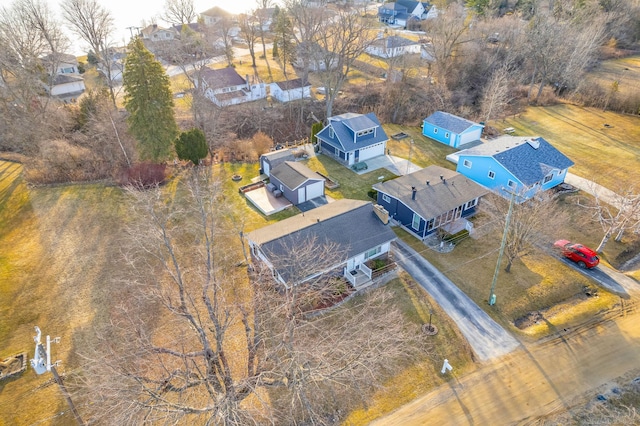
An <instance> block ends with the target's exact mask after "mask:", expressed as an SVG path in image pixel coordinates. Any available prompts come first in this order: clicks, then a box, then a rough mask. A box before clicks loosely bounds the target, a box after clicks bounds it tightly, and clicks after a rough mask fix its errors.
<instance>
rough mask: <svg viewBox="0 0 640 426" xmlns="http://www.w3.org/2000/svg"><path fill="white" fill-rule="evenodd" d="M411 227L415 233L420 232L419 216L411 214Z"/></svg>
mask: <svg viewBox="0 0 640 426" xmlns="http://www.w3.org/2000/svg"><path fill="white" fill-rule="evenodd" d="M411 227H412V228H413V229H415V230H416V231H419V230H420V216H418V215H417V214H415V213H414V214H413V219H411Z"/></svg>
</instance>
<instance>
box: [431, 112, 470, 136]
mask: <svg viewBox="0 0 640 426" xmlns="http://www.w3.org/2000/svg"><path fill="white" fill-rule="evenodd" d="M424 121H426V122H427V123H429V124H433V125H434V126H438V127H441V128H443V129H447V130H450V131H451V132H453V133H462V132H464V131H465V130H467V129H468V128H469V127H471V126H474V125H476V124H477V123H474V122H473V121H471V120H467V119H466V118H462V117H458V116H457V115H453V114H449V113H448V112H443V111H436V112H434V113H433V114H431V115H430V116H429V117H427V118H425V119H424Z"/></svg>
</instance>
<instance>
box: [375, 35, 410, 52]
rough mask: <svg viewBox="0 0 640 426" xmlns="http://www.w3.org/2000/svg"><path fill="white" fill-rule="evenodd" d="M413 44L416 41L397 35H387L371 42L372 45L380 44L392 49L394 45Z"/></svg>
mask: <svg viewBox="0 0 640 426" xmlns="http://www.w3.org/2000/svg"><path fill="white" fill-rule="evenodd" d="M414 44H418V42H417V41H413V40H409V39H408V38H404V37H398V36H389V37H384V38H379V39H376V40H374V41H373V43H371V45H372V46H382V47H386V48H387V49H393V48H394V47H401V46H411V45H414Z"/></svg>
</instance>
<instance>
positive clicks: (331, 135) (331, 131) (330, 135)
mask: <svg viewBox="0 0 640 426" xmlns="http://www.w3.org/2000/svg"><path fill="white" fill-rule="evenodd" d="M329 137H330V138H332V139H333V127H329Z"/></svg>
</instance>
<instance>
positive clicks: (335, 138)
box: [316, 112, 389, 167]
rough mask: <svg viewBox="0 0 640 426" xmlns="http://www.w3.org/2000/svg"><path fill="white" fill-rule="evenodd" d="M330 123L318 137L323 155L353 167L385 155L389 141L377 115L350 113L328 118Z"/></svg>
mask: <svg viewBox="0 0 640 426" xmlns="http://www.w3.org/2000/svg"><path fill="white" fill-rule="evenodd" d="M328 121H329V124H327V125H326V126H325V128H323V129H322V130H321V131H319V132H318V133H317V134H316V138H317V139H318V142H319V144H320V152H322V153H323V154H324V155H327V156H329V157H332V158H334V159H335V160H336V161H338V162H340V163H342V164H344V165H345V166H347V167H350V166H352V165H354V164H355V163H359V162H363V161H366V160H369V159H371V158H374V157H378V156H380V155H384V154H385V152H386V149H387V141H388V140H389V137H388V136H387V134H386V133H385V132H384V130H383V129H382V126H381V125H380V121H379V120H378V118H377V117H376V115H375V114H374V113H372V112H370V113H369V114H356V113H351V112H348V113H346V114H341V115H336V116H333V117H329V120H328Z"/></svg>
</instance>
